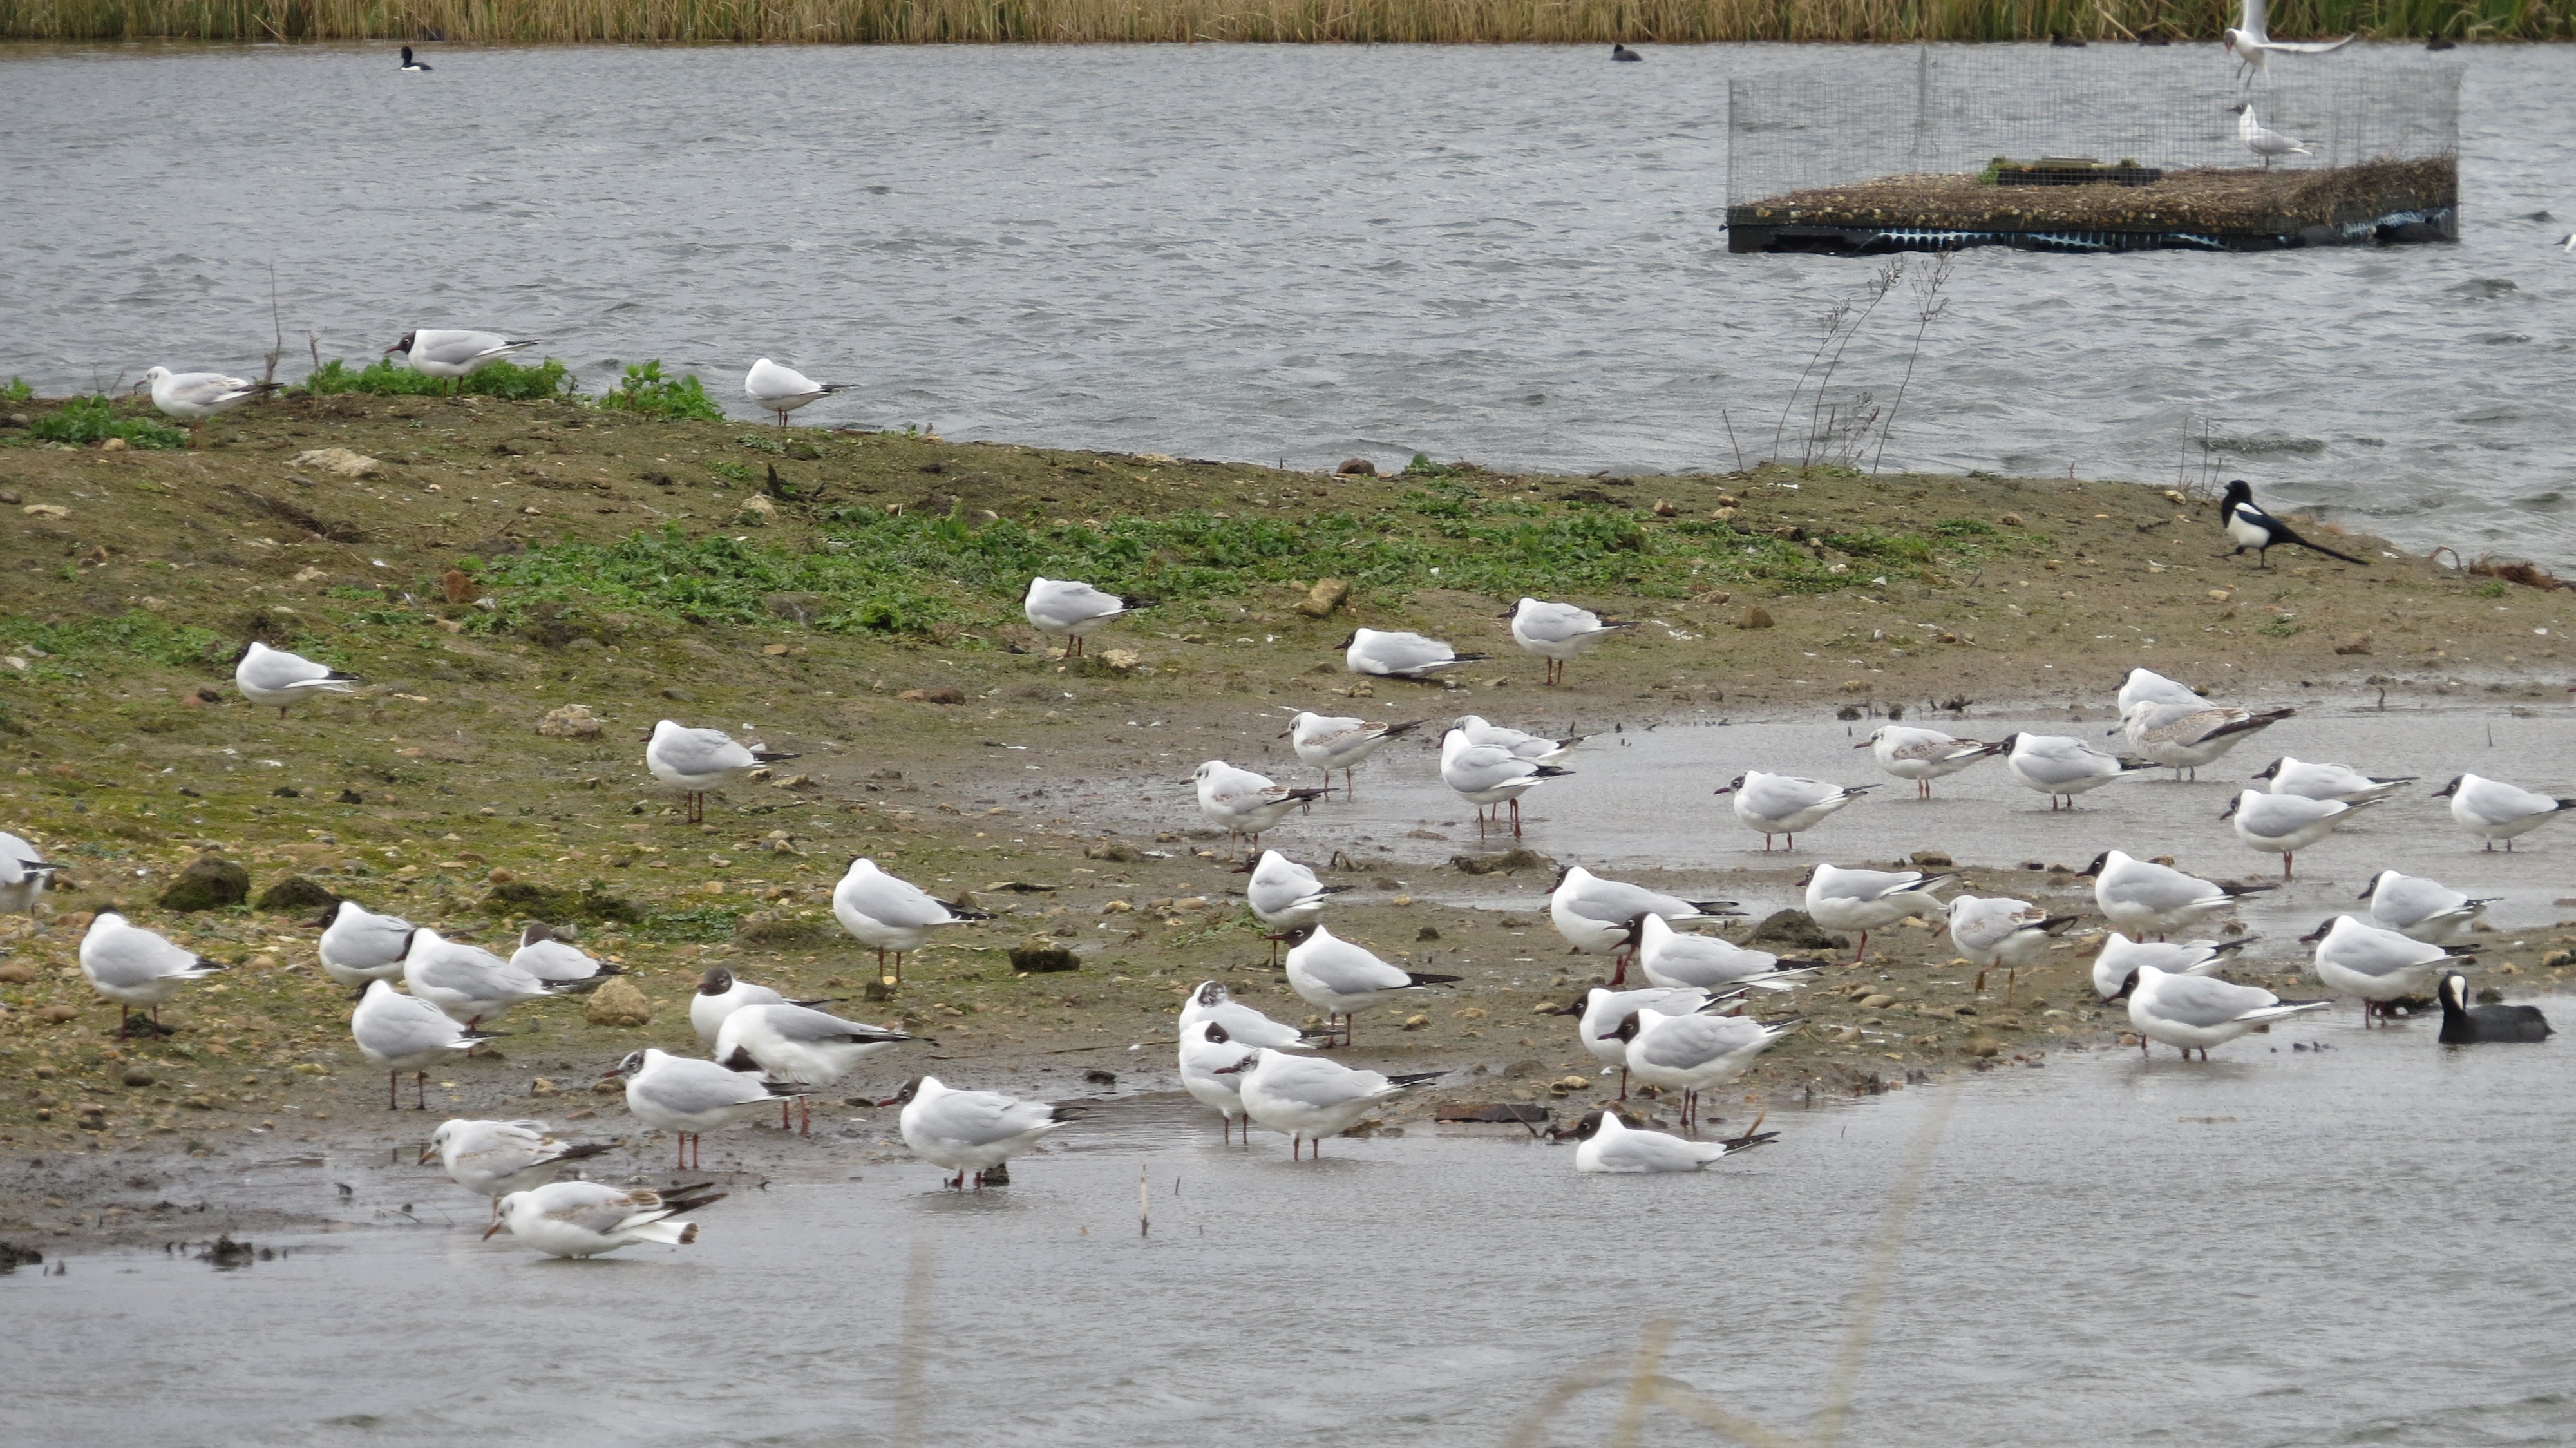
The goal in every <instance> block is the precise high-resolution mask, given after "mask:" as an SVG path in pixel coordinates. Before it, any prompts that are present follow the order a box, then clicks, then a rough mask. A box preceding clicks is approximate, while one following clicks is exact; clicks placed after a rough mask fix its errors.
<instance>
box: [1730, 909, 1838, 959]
mask: <svg viewBox="0 0 2576 1448" xmlns="http://www.w3.org/2000/svg"><path fill="white" fill-rule="evenodd" d="M1774 942H1777V943H1779V944H1782V945H1787V946H1790V947H1793V948H1795V949H1798V950H1839V949H1841V948H1842V947H1844V946H1846V945H1849V944H1850V943H1851V942H1850V941H1848V940H1845V939H1844V938H1843V937H1841V936H1839V935H1836V934H1834V933H1832V932H1831V931H1828V930H1826V929H1824V928H1823V927H1822V926H1819V925H1818V924H1816V921H1815V917H1813V916H1811V915H1809V914H1808V913H1807V912H1806V911H1804V910H1775V911H1773V912H1771V914H1770V915H1768V916H1767V917H1765V918H1764V919H1763V921H1762V923H1761V924H1759V925H1756V926H1754V927H1753V934H1752V935H1751V937H1749V942H1748V943H1750V944H1754V945H1768V944H1771V943H1774Z"/></svg>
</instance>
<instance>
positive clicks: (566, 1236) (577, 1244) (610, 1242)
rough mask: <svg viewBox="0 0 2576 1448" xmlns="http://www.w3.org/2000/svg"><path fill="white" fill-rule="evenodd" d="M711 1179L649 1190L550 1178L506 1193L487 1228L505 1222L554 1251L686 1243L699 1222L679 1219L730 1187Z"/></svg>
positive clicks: (590, 1252)
mask: <svg viewBox="0 0 2576 1448" xmlns="http://www.w3.org/2000/svg"><path fill="white" fill-rule="evenodd" d="M711 1185H712V1184H711V1183H700V1184H699V1185H697V1186H693V1187H674V1188H673V1189H671V1190H670V1191H667V1192H649V1191H646V1190H644V1189H643V1188H641V1187H636V1188H633V1189H631V1190H630V1189H628V1188H625V1187H612V1186H609V1185H607V1184H606V1183H604V1182H551V1183H548V1184H547V1185H545V1186H541V1187H538V1188H536V1189H534V1190H533V1191H524V1192H512V1193H510V1194H509V1195H508V1196H506V1197H503V1198H502V1199H501V1219H500V1220H499V1221H497V1222H494V1223H493V1224H492V1225H491V1226H490V1227H487V1228H485V1229H484V1232H483V1236H484V1237H485V1239H486V1240H488V1239H490V1237H491V1235H492V1234H493V1233H494V1232H497V1231H500V1230H501V1229H502V1228H503V1227H507V1228H509V1229H510V1235H511V1236H512V1237H514V1238H516V1239H518V1240H519V1241H520V1242H522V1243H524V1244H526V1245H527V1246H529V1247H533V1248H535V1249H536V1250H537V1251H539V1252H542V1253H544V1254H545V1255H547V1256H549V1257H596V1256H598V1255H599V1254H600V1253H602V1252H614V1251H616V1250H617V1249H618V1248H620V1247H626V1246H632V1245H633V1244H635V1243H637V1242H656V1243H660V1244H661V1245H663V1246H667V1247H685V1246H687V1245H688V1244H690V1243H691V1242H694V1241H696V1240H698V1224H697V1223H695V1222H681V1221H674V1220H673V1218H675V1217H677V1216H679V1214H680V1213H682V1212H694V1211H696V1210H697V1209H698V1208H700V1207H703V1206H705V1205H706V1204H708V1203H709V1202H720V1201H722V1200H724V1198H725V1197H726V1195H727V1194H726V1193H724V1192H719V1191H713V1190H710V1189H709V1188H710V1186H711Z"/></svg>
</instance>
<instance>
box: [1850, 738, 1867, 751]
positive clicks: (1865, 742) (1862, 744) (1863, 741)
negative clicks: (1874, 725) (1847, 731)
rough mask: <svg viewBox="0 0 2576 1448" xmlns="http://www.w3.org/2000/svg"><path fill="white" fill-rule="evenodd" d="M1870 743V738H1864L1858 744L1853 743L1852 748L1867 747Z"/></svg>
mask: <svg viewBox="0 0 2576 1448" xmlns="http://www.w3.org/2000/svg"><path fill="white" fill-rule="evenodd" d="M1870 743H1871V741H1870V740H1867V739H1864V740H1862V741H1861V742H1859V743H1858V744H1855V745H1853V746H1852V748H1854V749H1867V748H1868V747H1869V746H1870Z"/></svg>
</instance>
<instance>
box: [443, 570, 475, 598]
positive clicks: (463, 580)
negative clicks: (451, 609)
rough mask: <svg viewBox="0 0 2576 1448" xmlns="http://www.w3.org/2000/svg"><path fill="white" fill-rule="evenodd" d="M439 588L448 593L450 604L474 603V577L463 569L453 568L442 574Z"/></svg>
mask: <svg viewBox="0 0 2576 1448" xmlns="http://www.w3.org/2000/svg"><path fill="white" fill-rule="evenodd" d="M438 586H439V588H440V589H442V590H444V591H445V592H446V594H447V601H448V602H449V603H472V602H473V601H474V575H473V574H471V573H468V572H466V571H465V570H464V569H462V568H451V569H449V570H447V571H446V572H445V573H442V574H440V575H439V576H438Z"/></svg>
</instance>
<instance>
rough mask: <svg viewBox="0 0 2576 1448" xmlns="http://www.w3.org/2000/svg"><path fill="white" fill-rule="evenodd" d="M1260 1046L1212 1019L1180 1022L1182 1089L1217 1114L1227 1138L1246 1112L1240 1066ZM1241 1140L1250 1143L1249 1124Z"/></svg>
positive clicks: (1226, 1138)
mask: <svg viewBox="0 0 2576 1448" xmlns="http://www.w3.org/2000/svg"><path fill="white" fill-rule="evenodd" d="M1259 1049H1260V1048H1259V1047H1257V1046H1250V1045H1246V1044H1244V1043H1243V1042H1241V1041H1238V1040H1236V1039H1235V1038H1234V1036H1233V1034H1232V1033H1231V1032H1229V1031H1227V1030H1226V1028H1225V1027H1224V1026H1221V1025H1219V1024H1217V1023H1216V1022H1215V1021H1210V1020H1200V1021H1184V1022H1183V1023H1182V1024H1181V1046H1180V1066H1181V1089H1182V1090H1184V1091H1187V1092H1188V1093H1190V1096H1191V1097H1192V1098H1193V1099H1194V1100H1196V1101H1197V1102H1198V1103H1199V1104H1200V1105H1201V1106H1204V1107H1206V1108H1208V1109H1209V1110H1210V1111H1213V1112H1215V1113H1216V1114H1217V1120H1218V1121H1219V1123H1220V1127H1221V1130H1222V1131H1223V1133H1224V1135H1223V1139H1224V1140H1226V1141H1232V1140H1234V1124H1235V1123H1236V1122H1238V1121H1241V1120H1243V1119H1244V1114H1245V1113H1244V1110H1243V1090H1242V1086H1243V1082H1242V1076H1241V1072H1240V1069H1239V1068H1241V1067H1243V1066H1247V1065H1249V1064H1251V1060H1252V1053H1253V1052H1254V1051H1256V1050H1259ZM1243 1144H1244V1145H1246V1146H1250V1145H1251V1144H1252V1128H1251V1127H1249V1126H1247V1127H1245V1128H1244V1131H1243Z"/></svg>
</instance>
